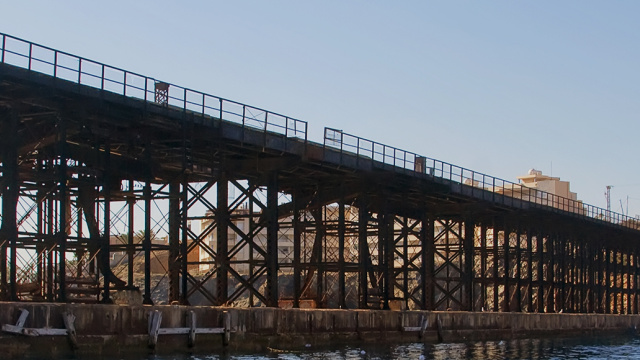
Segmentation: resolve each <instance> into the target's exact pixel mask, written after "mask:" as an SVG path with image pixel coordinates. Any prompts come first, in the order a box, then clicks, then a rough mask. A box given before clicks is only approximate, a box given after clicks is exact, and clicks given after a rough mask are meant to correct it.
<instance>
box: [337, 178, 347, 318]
mask: <svg viewBox="0 0 640 360" xmlns="http://www.w3.org/2000/svg"><path fill="white" fill-rule="evenodd" d="M340 192H341V195H340V202H339V204H338V297H339V299H338V302H339V303H338V306H339V307H340V308H341V309H346V308H347V301H346V294H347V293H346V289H345V288H346V284H345V264H344V240H345V239H344V238H345V231H346V226H345V219H344V211H345V209H344V189H341V191H340Z"/></svg>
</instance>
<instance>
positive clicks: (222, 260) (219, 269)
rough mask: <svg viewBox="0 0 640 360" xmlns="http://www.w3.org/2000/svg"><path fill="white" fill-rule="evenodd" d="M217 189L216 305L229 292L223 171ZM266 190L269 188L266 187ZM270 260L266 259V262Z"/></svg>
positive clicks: (226, 212) (226, 213)
mask: <svg viewBox="0 0 640 360" xmlns="http://www.w3.org/2000/svg"><path fill="white" fill-rule="evenodd" d="M217 190H218V194H217V200H218V205H217V209H216V235H217V244H216V245H217V246H216V275H217V277H216V297H217V298H216V301H217V304H216V305H224V304H225V303H226V302H227V299H228V292H229V282H228V278H229V236H228V233H229V199H228V197H229V183H228V181H227V175H226V174H225V172H224V171H223V172H221V173H220V175H219V177H218V183H217ZM268 191H269V189H267V192H268ZM276 205H277V204H276ZM276 241H277V240H276ZM276 257H277V252H276ZM270 260H271V259H267V262H269V261H270Z"/></svg>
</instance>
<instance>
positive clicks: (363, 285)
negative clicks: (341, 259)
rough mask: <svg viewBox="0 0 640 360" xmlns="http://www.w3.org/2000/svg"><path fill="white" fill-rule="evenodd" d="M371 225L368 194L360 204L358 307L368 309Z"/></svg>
mask: <svg viewBox="0 0 640 360" xmlns="http://www.w3.org/2000/svg"><path fill="white" fill-rule="evenodd" d="M368 225H369V206H368V203H367V199H366V195H363V196H362V199H361V201H360V203H359V204H358V278H359V285H358V288H359V291H358V293H359V294H360V296H359V299H358V308H360V309H366V308H367V307H368V304H367V299H368V297H369V291H368V288H369V282H368V281H367V275H368V268H369V266H368V264H369V262H370V261H371V259H369V242H368V241H367V228H368Z"/></svg>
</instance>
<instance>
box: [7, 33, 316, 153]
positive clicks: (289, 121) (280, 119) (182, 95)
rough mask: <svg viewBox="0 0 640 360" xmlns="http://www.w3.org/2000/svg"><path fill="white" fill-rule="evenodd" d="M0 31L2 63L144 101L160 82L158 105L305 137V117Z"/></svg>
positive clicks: (151, 98)
mask: <svg viewBox="0 0 640 360" xmlns="http://www.w3.org/2000/svg"><path fill="white" fill-rule="evenodd" d="M0 35H1V42H0V46H1V51H2V52H1V57H0V62H2V63H5V64H9V65H14V66H18V67H21V68H25V69H28V70H32V71H36V72H39V73H43V74H46V75H50V76H53V77H54V78H58V79H63V80H67V81H71V82H74V83H77V84H80V85H86V86H91V87H94V88H97V89H101V90H104V91H109V92H113V93H117V94H120V95H123V96H127V97H132V98H136V99H140V100H145V101H156V99H157V95H158V92H157V91H156V88H157V87H158V85H162V87H163V88H166V90H165V91H166V92H165V93H164V94H163V95H164V97H163V101H164V102H163V103H162V104H161V105H166V106H168V107H172V108H178V109H182V110H185V111H189V112H192V113H196V114H200V115H202V116H211V117H214V118H218V119H221V120H226V121H231V122H235V123H239V124H242V125H243V126H246V127H251V128H255V129H260V130H263V131H265V132H272V133H277V134H281V135H284V136H285V137H287V138H298V139H302V140H304V141H305V142H306V141H307V122H306V121H302V120H297V119H293V118H290V117H288V116H285V115H281V114H277V113H274V112H270V111H267V110H264V109H260V108H257V107H253V106H249V105H245V104H242V103H239V102H236V101H232V100H227V99H224V98H221V97H218V96H213V95H209V94H205V93H202V92H199V91H195V90H191V89H188V88H185V87H181V86H177V85H173V84H168V83H165V82H162V81H159V80H157V79H155V78H152V77H148V76H144V75H140V74H136V73H133V72H130V71H127V70H123V69H120V68H116V67H113V66H109V65H106V64H103V63H100V62H97V61H93V60H89V59H85V58H82V57H79V56H76V55H73V54H69V53H66V52H62V51H58V50H55V49H52V48H49V47H46V46H42V45H39V44H36V43H33V42H30V41H26V40H23V39H20V38H17V37H14V36H11V35H6V34H2V33H0Z"/></svg>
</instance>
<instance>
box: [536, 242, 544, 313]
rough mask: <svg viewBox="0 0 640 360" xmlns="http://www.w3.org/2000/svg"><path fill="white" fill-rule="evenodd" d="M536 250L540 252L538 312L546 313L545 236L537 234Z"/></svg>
mask: <svg viewBox="0 0 640 360" xmlns="http://www.w3.org/2000/svg"><path fill="white" fill-rule="evenodd" d="M536 242H537V245H536V250H537V252H538V267H537V269H536V270H537V271H538V312H540V313H543V312H544V236H543V235H542V234H541V233H537V234H536Z"/></svg>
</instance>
